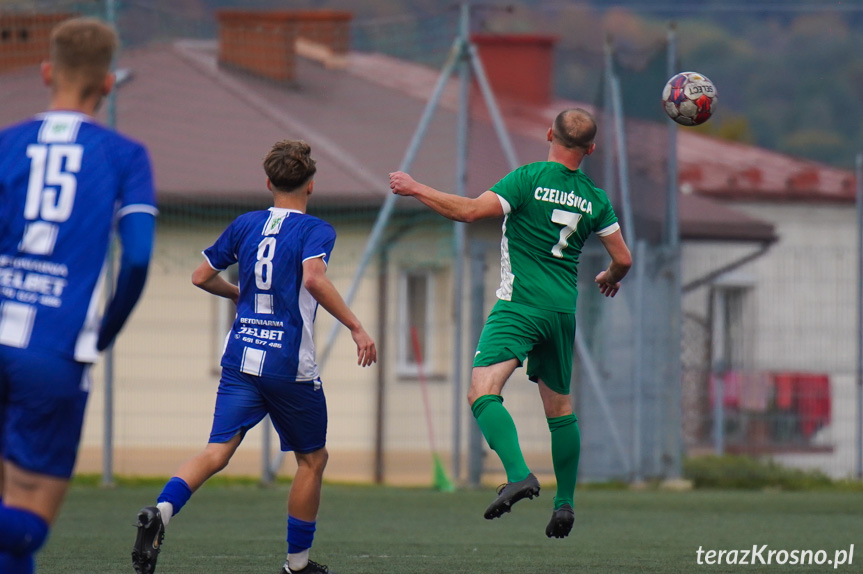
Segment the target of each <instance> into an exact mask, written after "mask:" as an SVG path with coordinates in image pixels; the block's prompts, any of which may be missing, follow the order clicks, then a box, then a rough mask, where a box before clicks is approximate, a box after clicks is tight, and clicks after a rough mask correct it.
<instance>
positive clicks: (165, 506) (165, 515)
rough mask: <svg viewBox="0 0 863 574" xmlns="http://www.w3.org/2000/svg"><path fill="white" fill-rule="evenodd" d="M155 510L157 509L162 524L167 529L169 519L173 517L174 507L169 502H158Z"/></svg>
mask: <svg viewBox="0 0 863 574" xmlns="http://www.w3.org/2000/svg"><path fill="white" fill-rule="evenodd" d="M156 508H158V509H159V513H160V514H161V515H162V524H164V525H165V526H166V527H167V526H168V523H169V522H170V521H171V517H172V516H174V505H173V504H171V503H170V502H160V503H159V504H157V505H156Z"/></svg>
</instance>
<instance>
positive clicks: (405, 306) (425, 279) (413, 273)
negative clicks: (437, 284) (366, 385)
mask: <svg viewBox="0 0 863 574" xmlns="http://www.w3.org/2000/svg"><path fill="white" fill-rule="evenodd" d="M433 294H434V274H433V272H432V270H430V269H411V270H405V271H403V272H402V273H401V274H400V276H399V298H398V300H399V303H398V304H399V312H398V320H399V329H398V333H399V336H398V372H399V374H403V375H410V376H415V375H417V374H419V369H420V366H421V367H422V370H423V372H424V373H426V374H428V373H430V372H432V371H433V368H432V367H433V365H434V361H433V359H432V357H433V356H434V355H433V352H432V351H433V345H432V338H433V335H432V333H433V330H432V326H433V325H432V318H433V317H434V304H433V296H432V295H433ZM414 333H416V339H417V341H416V343H415V342H414ZM417 347H418V350H419V353H417Z"/></svg>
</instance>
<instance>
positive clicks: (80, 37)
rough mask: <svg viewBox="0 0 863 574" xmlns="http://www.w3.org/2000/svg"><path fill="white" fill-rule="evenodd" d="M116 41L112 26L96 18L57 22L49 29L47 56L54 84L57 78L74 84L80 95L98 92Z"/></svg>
mask: <svg viewBox="0 0 863 574" xmlns="http://www.w3.org/2000/svg"><path fill="white" fill-rule="evenodd" d="M118 43H119V40H118V38H117V32H116V31H115V30H114V28H113V27H111V26H110V25H108V24H106V23H105V22H102V21H101V20H97V19H96V18H72V19H70V20H65V21H63V22H61V23H60V24H58V25H57V26H55V27H54V29H53V30H52V31H51V44H50V46H51V47H50V56H49V58H50V62H51V66H52V68H53V74H54V77H55V80H54V81H55V85H56V82H58V81H59V82H61V83H62V85H64V86H75V87H77V88H78V89H79V90H80V92H81V94H80V95H81V98H82V99H85V98H88V97H91V96H93V95H94V94H98V93H99V92H100V91H101V89H102V86H103V85H104V82H105V77H106V76H107V75H108V73H109V72H110V71H111V60H112V59H113V58H114V52H115V51H116V49H117V44H118Z"/></svg>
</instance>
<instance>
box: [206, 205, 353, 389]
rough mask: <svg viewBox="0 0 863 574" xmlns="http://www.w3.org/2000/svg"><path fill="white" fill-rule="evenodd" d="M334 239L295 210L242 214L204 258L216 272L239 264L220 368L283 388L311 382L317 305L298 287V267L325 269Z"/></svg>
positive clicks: (321, 225)
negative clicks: (275, 380)
mask: <svg viewBox="0 0 863 574" xmlns="http://www.w3.org/2000/svg"><path fill="white" fill-rule="evenodd" d="M335 242H336V232H335V230H334V229H333V228H332V226H330V224H328V223H326V222H325V221H323V220H321V219H318V218H317V217H314V216H311V215H306V214H304V213H302V212H300V211H296V210H290V209H282V208H276V207H271V208H270V209H269V210H267V211H253V212H250V213H246V214H244V215H241V216H240V217H238V218H237V219H235V220H234V221H233V223H231V225H229V226H228V228H227V229H226V230H225V231H224V232H223V233H222V235H221V236H220V237H219V239H217V240H216V242H215V243H214V244H213V245H212V246H211V247H209V248H207V249H206V250H204V257H206V258H207V261H208V262H209V263H210V266H211V267H212V268H213V269H216V270H219V271H222V270H225V269H227V268H228V267H229V266H230V265H232V264H234V263H238V264H239V283H240V297H239V301H238V302H237V317H236V319H235V321H234V324H233V327H232V328H231V332H230V333H229V334H228V338H227V341H226V344H225V353H224V355H223V356H222V366H223V367H231V368H234V369H237V370H239V371H242V372H244V373H247V374H250V375H256V376H265V377H279V378H282V379H285V380H290V381H312V380H315V379H317V378H318V366H317V363H316V362H315V343H314V339H313V328H314V322H315V314H316V312H317V309H318V302H317V301H315V299H314V297H312V295H311V294H310V293H309V292H308V290H307V289H306V288H305V287H304V286H303V262H304V261H306V260H308V259H312V258H315V257H321V258H323V260H324V263H327V262H328V261H329V258H330V254H331V253H332V250H333V245H335Z"/></svg>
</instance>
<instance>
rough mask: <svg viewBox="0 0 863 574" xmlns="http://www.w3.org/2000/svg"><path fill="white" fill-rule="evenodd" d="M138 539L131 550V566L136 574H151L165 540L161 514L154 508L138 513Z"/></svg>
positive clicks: (144, 509) (149, 507)
mask: <svg viewBox="0 0 863 574" xmlns="http://www.w3.org/2000/svg"><path fill="white" fill-rule="evenodd" d="M136 526H137V527H138V538H137V539H136V540H135V547H134V548H132V565H133V566H134V567H135V572H137V573H138V574H153V572H155V571H156V560H157V559H158V558H159V551H160V550H161V549H162V540H164V539H165V525H164V524H163V523H162V513H160V512H159V509H158V508H156V507H155V506H145V507H144V508H142V509H141V510H139V511H138V523H137V524H136Z"/></svg>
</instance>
